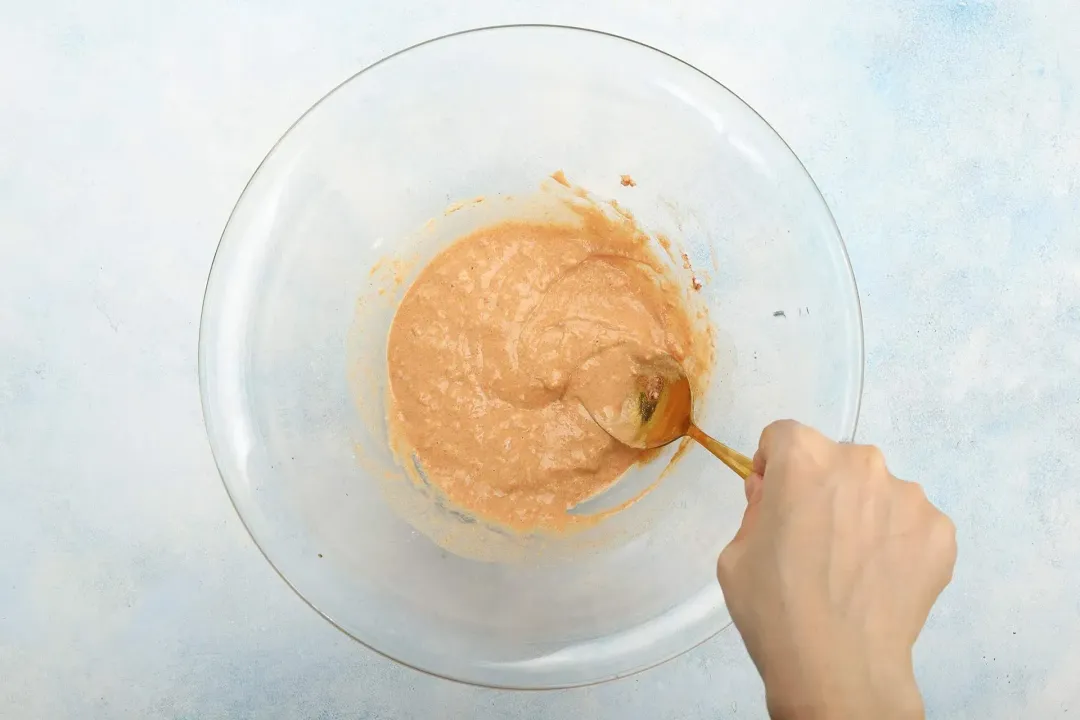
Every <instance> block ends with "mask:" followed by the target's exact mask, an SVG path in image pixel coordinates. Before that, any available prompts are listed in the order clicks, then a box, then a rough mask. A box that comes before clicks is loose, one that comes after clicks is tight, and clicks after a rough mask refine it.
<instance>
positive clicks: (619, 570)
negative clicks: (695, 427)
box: [199, 26, 862, 688]
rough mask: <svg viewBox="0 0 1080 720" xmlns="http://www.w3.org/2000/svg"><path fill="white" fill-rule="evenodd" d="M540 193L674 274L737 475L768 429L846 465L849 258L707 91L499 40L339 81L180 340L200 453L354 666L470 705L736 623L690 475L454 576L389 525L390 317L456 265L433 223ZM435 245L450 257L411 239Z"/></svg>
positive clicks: (560, 30) (855, 369)
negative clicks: (491, 691) (420, 281)
mask: <svg viewBox="0 0 1080 720" xmlns="http://www.w3.org/2000/svg"><path fill="white" fill-rule="evenodd" d="M559 169H561V170H563V171H565V173H566V175H567V176H568V177H569V178H570V179H571V180H572V181H574V182H575V183H577V184H580V185H581V186H583V187H585V188H588V189H589V190H591V191H592V192H594V193H596V194H597V195H598V196H600V197H604V198H615V199H617V200H618V201H619V202H620V203H621V204H622V205H623V206H625V207H626V208H628V209H629V210H631V211H632V212H633V213H634V214H635V215H636V217H637V218H638V220H639V221H640V222H641V224H642V226H644V227H645V228H647V229H649V230H650V231H653V232H657V233H660V232H663V233H665V234H666V235H667V236H669V237H670V238H671V241H672V243H673V244H674V247H675V248H676V249H678V250H679V251H680V252H685V253H686V260H687V261H688V262H689V263H690V265H691V266H692V267H693V268H694V273H695V276H696V277H697V279H698V280H697V281H698V282H699V283H700V284H701V285H702V287H701V288H700V291H699V293H698V295H697V297H699V298H700V299H701V300H702V301H703V302H704V303H705V304H706V305H707V306H708V309H709V315H710V317H711V320H712V323H713V325H714V326H715V328H716V350H717V369H716V371H715V372H714V373H713V377H712V380H711V386H710V388H709V391H708V392H707V393H705V394H704V395H703V397H701V398H699V399H698V402H697V406H696V408H695V412H696V415H697V418H698V419H699V421H700V424H701V425H702V426H703V427H704V428H705V429H706V430H707V431H709V432H710V433H712V434H713V435H715V436H716V437H717V438H719V439H721V440H723V441H725V442H728V443H730V444H732V445H733V446H735V447H736V448H739V449H741V450H743V451H744V452H746V453H752V452H753V451H754V449H755V447H756V441H757V436H758V433H759V432H760V431H761V429H762V427H763V426H764V425H766V424H767V423H768V422H770V421H771V420H774V419H776V418H782V417H793V418H796V419H799V420H801V421H803V422H807V423H810V424H812V425H815V426H816V427H818V428H820V429H821V430H822V431H823V432H825V433H827V434H828V435H830V436H832V437H834V438H837V439H841V440H850V439H851V438H852V436H853V433H854V431H855V424H856V420H857V416H858V409H859V399H860V392H861V384H862V330H861V318H860V311H859V303H858V295H857V293H856V289H855V284H854V280H853V277H852V274H851V268H850V265H849V263H848V259H847V256H846V252H845V249H844V245H843V241H842V240H841V238H840V235H839V233H838V232H837V228H836V226H835V224H834V222H833V219H832V217H831V215H830V213H829V210H828V208H827V207H826V205H825V202H824V201H823V199H822V197H821V195H820V194H819V192H818V190H817V188H816V187H815V185H814V183H813V181H812V180H811V179H810V176H809V175H808V174H807V172H806V170H805V169H804V168H803V166H802V165H801V164H800V163H799V161H798V159H797V158H796V157H795V155H794V154H793V153H792V152H791V150H790V149H789V148H788V147H787V145H785V144H784V141H783V140H781V139H780V137H779V136H778V135H777V134H776V133H775V132H774V131H773V130H772V128H770V127H769V125H768V124H767V123H766V122H765V121H764V120H762V119H761V118H760V117H759V116H758V115H757V114H756V113H755V112H754V111H753V110H752V109H750V108H749V107H748V106H747V105H746V104H745V103H743V102H742V101H741V100H740V99H739V98H738V97H736V96H735V95H734V94H732V93H731V92H730V91H728V90H727V89H725V88H724V87H723V86H722V85H720V84H719V83H717V82H716V81H715V80H713V79H712V78H710V77H709V76H707V75H705V74H704V73H702V72H701V71H699V70H697V69H695V68H693V67H691V66H690V65H687V64H686V63H684V62H682V61H680V60H678V59H676V58H674V57H672V56H670V55H666V54H664V53H662V52H659V51H657V50H654V49H652V48H649V47H647V46H645V45H641V44H638V43H635V42H631V41H628V40H625V39H622V38H618V37H615V36H612V35H607V34H603V33H598V32H592V31H586V30H580V29H572V28H564V27H548V26H514V27H495V28H486V29H481V30H475V31H470V32H465V33H459V34H455V35H450V36H447V37H443V38H439V39H437V40H432V41H430V42H426V43H423V44H421V45H417V46H416V47H412V48H409V49H408V50H405V51H402V52H400V53H397V54H395V55H392V56H390V57H388V58H386V59H385V60H382V61H380V62H378V63H376V64H375V65H373V66H371V67H370V68H368V69H366V70H364V71H363V72H361V73H359V74H357V75H355V76H354V77H352V78H350V79H349V80H347V81H346V82H345V83H343V84H342V85H340V86H339V87H337V88H336V89H335V90H333V91H332V92H331V93H330V94H328V95H327V96H326V97H324V98H323V99H322V100H320V101H319V102H318V103H317V104H316V105H315V106H314V107H313V108H312V109H311V110H309V111H308V112H307V113H306V114H305V115H304V116H303V117H301V118H300V119H299V120H298V121H297V122H296V124H295V125H293V127H291V128H290V129H289V130H288V132H287V133H286V134H285V135H284V136H283V137H282V138H281V140H280V141H279V142H278V143H277V144H276V145H275V146H274V147H273V149H272V150H271V151H270V153H269V154H268V155H267V157H266V159H265V160H264V161H263V162H262V164H261V165H260V166H259V168H258V170H257V171H256V172H255V174H254V176H253V177H252V178H251V181H250V182H249V183H248V186H247V187H246V188H245V189H244V192H243V194H242V195H241V197H240V199H239V201H238V202H237V204H236V208H235V209H234V210H233V213H232V216H231V217H230V218H229V222H228V225H227V227H226V228H225V232H224V234H223V236H222V239H221V243H220V246H219V247H218V250H217V255H216V256H215V258H214V264H213V268H212V270H211V272H210V279H209V281H208V284H207V289H206V296H205V299H204V305H203V314H202V324H201V328H200V337H199V380H200V385H201V392H202V402H203V409H204V414H205V419H206V426H207V431H208V434H209V437H210V443H211V446H212V448H213V452H214V456H215V458H216V460H217V464H218V467H219V469H220V472H221V476H222V478H223V480H224V482H225V485H226V488H227V489H228V492H229V496H230V497H231V498H232V501H233V503H234V504H235V506H236V509H237V512H238V513H239V514H240V517H241V518H242V520H243V522H244V524H245V526H246V527H247V529H248V530H249V531H250V533H251V536H252V538H254V540H255V542H256V544H257V545H258V546H259V548H260V549H261V550H262V552H263V553H264V554H265V555H266V557H267V559H268V560H269V561H270V562H271V563H272V564H273V566H274V567H275V568H276V569H277V570H278V572H279V573H280V574H281V576H282V577H283V578H284V579H285V581H286V582H287V583H288V584H289V585H291V586H292V587H293V588H294V589H295V590H296V591H297V592H298V593H299V594H300V595H301V596H302V597H303V598H304V599H305V600H306V601H307V602H309V603H310V604H311V605H312V607H314V608H315V609H316V610H318V611H319V612H320V613H322V614H323V615H324V616H325V617H326V618H327V619H329V620H330V621H331V622H333V623H334V624H335V625H337V626H338V627H339V628H341V629H342V630H344V631H345V632H347V633H348V634H350V635H352V636H353V637H354V638H356V639H357V640H360V641H361V642H363V643H365V644H366V645H368V646H369V647H371V648H373V649H375V650H377V651H379V652H381V653H384V654H385V655H387V656H389V657H391V658H394V659H395V660H398V661H400V662H402V663H405V664H407V665H410V666H412V667H415V668H418V669H421V670H424V671H427V672H429V673H434V674H437V675H440V676H444V677H448V678H452V679H456V680H461V681H466V682H470V683H476V684H483V685H490V686H501V687H516V688H547V687H561V686H571V685H581V684H586V683H593V682H598V681H602V680H606V679H611V678H615V677H619V676H622V675H626V674H628V673H632V672H635V671H637V670H641V669H644V668H646V667H649V666H651V665H654V664H657V663H659V662H662V661H664V660H666V659H668V658H671V657H673V656H675V655H678V654H679V653H682V652H684V651H685V650H687V649H689V648H691V647H693V646H694V645H697V644H698V643H700V642H702V641H704V640H706V639H707V638H709V637H710V636H712V635H713V634H714V633H716V632H718V631H719V630H721V629H722V628H724V627H725V626H726V625H727V624H728V623H729V622H730V618H729V616H728V614H727V612H726V610H725V606H724V599H723V596H722V594H721V592H720V589H719V587H718V586H717V583H716V580H715V576H714V568H715V561H716V557H717V555H718V553H719V552H720V550H721V549H722V547H723V546H724V544H725V543H726V542H727V541H728V540H729V539H730V538H731V537H732V535H733V534H734V532H735V530H736V529H737V527H738V525H739V522H740V519H741V516H742V512H743V509H744V504H745V503H744V499H743V491H742V487H741V483H740V481H739V480H738V478H736V477H735V476H734V475H733V474H732V473H731V472H730V471H729V470H727V469H726V468H725V467H724V466H722V465H721V464H720V463H719V462H717V461H716V460H714V459H713V458H711V457H709V456H707V455H706V454H705V453H704V452H703V451H702V450H701V449H700V448H696V447H692V448H690V449H689V451H688V453H687V454H686V456H685V457H683V458H682V459H681V461H680V462H679V463H677V464H675V465H674V466H673V467H672V468H671V470H670V471H669V472H668V473H667V475H666V477H665V478H664V479H663V481H662V482H660V483H659V484H658V486H657V487H656V488H655V490H653V491H652V492H651V493H649V494H647V495H645V497H644V498H642V499H641V500H640V501H639V502H638V503H636V504H635V505H633V506H631V507H630V508H628V509H627V510H625V511H623V512H620V513H618V514H616V515H615V516H613V517H611V518H609V519H607V520H605V521H603V522H601V523H600V524H599V525H597V526H596V527H595V528H592V529H590V530H587V531H585V532H582V533H579V534H577V535H575V536H573V537H570V538H567V539H553V540H551V541H550V542H548V543H546V544H534V545H531V546H529V547H528V548H526V549H527V552H523V553H522V554H521V555H520V556H517V557H514V558H507V557H502V558H498V557H496V558H491V557H488V558H482V559H477V558H476V557H466V556H463V555H462V554H458V553H456V552H452V551H448V550H447V549H445V548H444V547H441V546H440V545H439V544H437V543H435V542H433V541H432V540H431V539H429V534H430V533H425V532H422V531H421V530H422V529H423V528H421V529H418V528H417V527H416V523H414V522H410V521H409V520H406V519H405V516H404V515H403V514H402V512H401V511H400V508H399V507H397V506H396V505H395V504H394V502H392V500H393V498H392V497H391V496H392V495H393V492H392V488H393V487H394V486H395V483H396V484H397V485H398V486H399V487H406V480H405V479H404V474H403V472H402V471H401V469H400V468H399V467H398V465H397V464H396V462H395V461H394V458H393V456H392V454H391V452H390V450H389V448H388V445H387V437H386V429H385V426H384V423H383V422H382V418H383V415H382V413H383V412H384V411H385V405H384V402H385V392H386V368H385V361H384V358H385V346H386V338H387V330H388V328H389V325H390V321H391V319H392V317H393V312H394V303H395V301H396V299H397V298H399V297H400V295H401V293H402V292H403V289H404V287H405V286H406V285H407V283H408V281H409V280H410V279H411V277H413V276H414V275H415V273H416V271H417V270H418V269H419V267H420V266H421V265H422V262H423V259H425V258H427V257H430V256H431V254H432V253H434V252H435V251H437V250H438V249H439V247H441V246H444V245H445V243H446V242H449V240H450V239H451V237H452V235H453V232H452V231H453V230H454V229H455V228H454V227H453V223H452V222H450V219H453V218H455V217H458V215H457V214H456V213H455V214H450V215H444V210H445V209H446V207H447V205H448V203H451V202H453V201H461V200H468V199H469V198H474V197H476V196H486V197H488V198H492V197H495V196H498V195H512V196H513V195H528V194H529V193H533V192H535V191H536V189H537V186H538V184H539V183H540V181H541V180H542V179H543V178H545V177H547V176H548V175H550V174H551V173H553V172H554V171H556V170H559ZM622 175H628V176H630V177H631V178H632V179H633V180H634V181H635V182H636V185H629V184H627V185H625V186H624V185H623V184H622V182H620V180H621V176H622ZM482 205H483V204H481V206H482ZM466 215H467V214H466ZM461 217H465V215H462V216H461ZM430 218H444V219H447V222H445V223H442V224H441V225H440V223H436V225H439V226H440V227H444V230H443V231H442V232H428V233H424V232H419V230H420V229H421V228H423V227H424V226H425V223H426V222H427V221H428V220H429V219H430ZM448 223H449V224H448ZM462 227H464V226H462ZM457 229H458V230H460V229H461V228H457ZM672 257H678V255H677V254H676V253H672ZM388 258H389V260H388ZM373 268H374V270H373ZM357 395H359V396H360V397H359V398H357ZM358 400H359V402H358ZM672 451H673V449H669V451H668V456H670V454H671V452H672ZM664 465H665V458H660V459H659V460H657V461H654V462H653V463H651V464H649V465H646V466H644V467H643V468H640V469H639V470H636V471H634V472H635V473H637V475H639V476H640V477H642V478H645V479H647V480H650V481H651V480H655V479H656V478H657V476H658V475H659V474H660V472H661V470H662V469H663V468H664ZM628 482H629V480H628ZM388 488H391V491H389V492H388ZM444 519H445V518H444ZM455 522H458V523H459V524H461V525H462V526H467V525H468V521H467V519H462V518H460V517H458V518H457V519H456V520H455Z"/></svg>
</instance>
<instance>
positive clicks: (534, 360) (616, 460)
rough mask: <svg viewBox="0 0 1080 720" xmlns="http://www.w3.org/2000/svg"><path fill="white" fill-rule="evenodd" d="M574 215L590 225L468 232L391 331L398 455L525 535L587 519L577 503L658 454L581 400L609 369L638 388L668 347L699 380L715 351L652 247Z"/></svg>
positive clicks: (511, 224)
mask: <svg viewBox="0 0 1080 720" xmlns="http://www.w3.org/2000/svg"><path fill="white" fill-rule="evenodd" d="M575 212H576V213H577V215H578V217H579V218H580V223H544V222H535V221H504V222H500V223H498V224H495V225H492V226H489V227H485V228H482V229H480V230H477V231H475V232H473V233H471V234H469V235H467V236H465V237H463V238H460V239H459V240H457V241H456V242H454V243H453V244H452V245H451V246H450V247H448V248H447V249H445V250H444V251H443V252H441V253H440V254H439V255H437V256H436V257H435V258H434V259H432V260H431V262H430V263H429V264H428V265H427V266H426V267H425V268H423V270H422V271H421V272H420V274H419V276H418V277H417V278H416V280H415V281H414V282H413V284H412V286H411V287H410V288H409V290H408V291H407V293H406V294H405V296H404V298H403V299H402V301H401V305H400V306H399V308H398V310H397V313H396V315H395V317H394V320H393V324H392V326H391V330H390V339H389V344H388V349H387V361H388V368H389V376H390V386H391V407H390V409H389V423H390V428H391V434H392V439H393V442H394V444H395V447H396V448H397V449H398V451H399V452H400V453H404V454H407V455H408V456H411V457H412V458H413V459H414V460H415V461H416V462H418V464H419V466H420V467H421V468H422V472H423V474H424V476H425V479H426V480H427V481H428V482H429V483H431V484H432V485H434V486H435V487H437V488H438V489H439V490H440V491H441V492H442V494H443V495H445V497H446V498H447V499H448V500H449V501H450V503H451V504H452V505H455V506H457V507H458V508H460V509H463V510H465V511H467V512H468V513H470V514H473V515H475V516H478V517H480V518H483V519H485V520H488V521H490V522H494V523H496V524H498V525H502V526H505V527H508V528H511V529H514V530H519V531H529V530H559V529H563V528H566V527H567V526H569V525H573V524H575V523H576V522H578V518H576V517H575V516H572V515H568V514H567V510H568V509H570V508H572V507H573V506H575V505H576V504H578V503H579V502H581V501H583V500H585V499H587V498H589V497H591V496H593V495H595V494H596V493H597V492H599V491H601V490H603V489H604V488H605V487H607V486H608V485H610V484H611V483H613V482H614V481H615V480H616V479H617V478H618V477H619V475H621V474H622V473H623V472H624V471H625V470H626V469H627V468H629V467H630V466H631V465H633V464H634V463H636V462H638V461H641V460H643V459H647V455H646V454H644V453H643V452H642V451H640V450H634V449H631V448H628V447H626V446H623V445H621V444H620V443H618V442H616V441H615V440H613V439H612V438H611V437H610V436H609V435H607V434H606V433H605V432H604V431H603V430H602V429H601V428H600V427H599V426H598V425H597V424H596V423H595V422H594V421H593V419H592V418H591V417H590V416H589V414H588V413H587V412H586V411H585V409H584V408H583V406H582V404H581V402H580V401H579V399H578V396H579V395H580V394H582V385H581V383H582V382H592V381H593V380H587V381H586V380H583V378H587V377H589V375H588V372H589V369H590V368H594V367H595V366H596V362H595V360H594V359H596V358H599V357H603V358H604V367H605V368H608V367H610V368H613V370H612V371H611V373H612V377H607V376H605V378H604V379H605V381H606V382H609V383H614V384H618V383H620V382H624V379H623V378H621V377H614V375H615V374H617V373H618V372H620V370H619V368H625V372H626V374H627V377H626V378H625V382H626V383H627V386H628V387H629V384H630V373H631V370H632V368H633V362H632V359H633V358H636V357H650V356H653V355H656V354H658V353H667V354H669V355H671V356H673V357H674V358H675V359H676V360H678V361H679V362H681V363H682V364H683V366H684V367H685V368H686V370H687V372H688V375H689V376H690V377H691V378H695V377H699V376H704V374H705V373H707V371H708V363H709V358H710V357H711V355H710V353H709V352H708V351H707V350H706V348H705V343H703V342H702V341H701V340H700V339H699V338H696V337H695V335H694V332H693V324H692V322H691V320H690V317H689V314H688V312H687V308H686V305H685V298H684V291H683V288H682V287H681V286H680V284H679V283H678V281H676V280H675V279H674V277H673V276H672V275H671V273H670V272H669V270H668V268H667V266H665V265H664V263H663V262H661V261H660V260H659V259H658V258H657V256H656V255H655V254H654V253H653V252H652V250H651V249H650V247H649V239H648V237H647V236H645V235H644V234H643V233H642V232H641V231H640V230H638V228H637V226H636V225H635V224H634V223H633V222H632V221H631V220H630V219H629V218H627V217H624V216H617V217H613V216H612V215H611V214H608V213H605V212H603V211H601V210H600V209H598V208H579V209H577V210H576V211H575ZM708 350H711V348H709V349H708ZM601 354H602V355H601ZM590 361H592V362H591V363H590ZM583 366H584V369H583ZM594 374H595V373H594Z"/></svg>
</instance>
